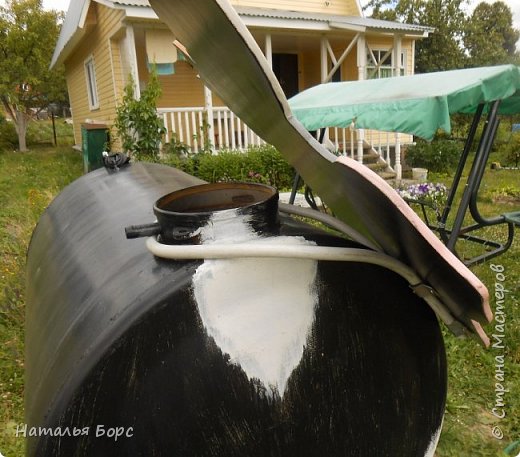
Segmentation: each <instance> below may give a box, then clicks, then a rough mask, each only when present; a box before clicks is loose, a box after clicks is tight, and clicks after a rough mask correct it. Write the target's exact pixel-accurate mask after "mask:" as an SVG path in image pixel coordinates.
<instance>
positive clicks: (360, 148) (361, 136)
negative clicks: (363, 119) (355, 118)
mask: <svg viewBox="0 0 520 457" xmlns="http://www.w3.org/2000/svg"><path fill="white" fill-rule="evenodd" d="M356 131H357V161H358V162H359V163H363V153H364V152H365V151H364V143H365V130H364V129H358V130H356Z"/></svg>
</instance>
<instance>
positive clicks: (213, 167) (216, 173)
mask: <svg viewBox="0 0 520 457" xmlns="http://www.w3.org/2000/svg"><path fill="white" fill-rule="evenodd" d="M164 152H165V154H166V157H165V158H164V159H163V160H161V162H163V163H166V164H167V165H171V166H173V167H175V168H179V169H180V170H182V171H185V172H186V173H189V174H191V175H194V176H196V177H198V178H200V179H203V180H204V181H208V182H219V181H220V182H221V181H248V182H258V183H263V184H269V185H271V186H273V187H276V188H278V189H285V188H290V187H291V185H292V181H293V176H294V170H293V168H292V167H291V166H290V165H289V164H288V163H287V161H286V160H285V159H284V158H283V157H282V155H281V154H280V153H279V152H278V151H277V150H276V149H275V148H274V147H272V146H261V147H255V148H251V149H249V150H248V151H246V152H241V151H220V152H219V153H218V154H211V153H209V152H199V153H195V154H187V153H186V151H185V150H184V149H183V148H180V149H179V148H178V147H174V146H170V147H165V150H164Z"/></svg>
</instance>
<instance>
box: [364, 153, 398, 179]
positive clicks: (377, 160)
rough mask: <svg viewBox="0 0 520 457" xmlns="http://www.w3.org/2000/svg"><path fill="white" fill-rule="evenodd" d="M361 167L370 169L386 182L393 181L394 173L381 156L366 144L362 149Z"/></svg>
mask: <svg viewBox="0 0 520 457" xmlns="http://www.w3.org/2000/svg"><path fill="white" fill-rule="evenodd" d="M363 165H365V166H366V167H368V168H370V169H371V170H372V171H374V172H376V173H377V174H378V175H379V176H381V177H382V178H383V179H385V180H387V181H388V180H391V179H395V177H396V173H395V172H394V171H393V170H391V169H390V167H389V166H388V164H387V163H386V162H385V161H384V160H383V159H382V158H381V156H380V155H379V154H378V153H377V152H375V150H374V149H373V148H372V147H371V146H370V145H368V144H366V145H365V148H364V154H363Z"/></svg>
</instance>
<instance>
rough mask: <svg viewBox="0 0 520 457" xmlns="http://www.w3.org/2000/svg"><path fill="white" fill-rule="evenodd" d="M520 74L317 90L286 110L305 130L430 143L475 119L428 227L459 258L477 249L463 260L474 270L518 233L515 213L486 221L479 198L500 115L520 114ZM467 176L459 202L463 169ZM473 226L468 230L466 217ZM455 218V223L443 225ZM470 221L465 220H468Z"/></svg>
mask: <svg viewBox="0 0 520 457" xmlns="http://www.w3.org/2000/svg"><path fill="white" fill-rule="evenodd" d="M519 91H520V72H519V68H518V67H516V66H514V65H503V66H496V67H481V68H472V69H465V70H453V71H446V72H436V73H428V74H420V75H413V76H405V77H393V78H386V79H379V80H369V81H355V82H343V83H329V84H321V85H319V86H315V87H313V88H311V89H308V90H306V91H304V92H302V93H300V94H298V95H296V96H295V97H293V98H292V99H291V100H290V101H289V104H290V106H291V108H292V110H293V113H294V115H295V117H296V118H297V119H298V120H299V121H300V122H302V124H303V125H304V126H305V127H306V128H307V129H308V130H315V129H320V128H321V129H323V128H326V127H347V126H349V125H350V124H351V123H353V122H354V124H355V126H356V127H357V128H371V129H378V130H384V131H395V132H401V133H409V134H413V135H416V136H419V137H422V138H424V139H427V140H429V139H432V138H433V136H434V134H435V132H436V131H437V130H438V129H442V130H444V131H445V132H447V133H449V132H450V130H451V122H450V116H451V115H452V114H455V113H466V114H473V121H472V124H471V128H470V130H469V134H468V137H467V139H466V142H465V145H464V149H463V151H462V154H461V156H460V159H459V163H458V166H457V169H456V172H455V175H454V178H453V183H452V186H451V188H450V191H449V193H448V196H447V202H446V204H445V206H444V207H443V208H440V211H439V212H438V215H437V217H436V218H435V219H436V220H435V221H430V220H429V219H428V216H427V213H426V210H425V204H424V203H422V202H418V203H419V204H421V206H422V210H423V215H424V216H425V219H426V223H427V225H428V227H429V228H430V229H432V230H434V231H437V232H438V233H439V235H440V238H441V240H442V241H443V242H444V244H445V245H446V246H447V247H448V249H450V251H452V252H454V253H456V244H457V241H458V240H460V239H465V240H468V241H471V242H475V243H478V244H480V245H482V246H484V247H485V248H486V252H484V253H482V254H479V255H476V256H473V257H471V258H467V259H464V263H465V264H466V265H473V264H476V263H480V262H483V261H485V260H488V259H491V258H493V257H495V256H498V255H500V254H502V253H504V252H505V251H507V250H508V249H509V247H510V246H511V244H512V242H513V238H514V233H515V226H516V227H518V226H519V225H520V211H518V210H517V211H514V212H509V213H505V214H500V215H496V216H494V217H485V216H483V215H482V214H481V213H480V211H479V208H478V204H477V197H478V193H479V188H480V185H481V182H482V178H483V175H484V171H485V169H486V165H487V162H488V159H489V154H490V151H491V147H492V145H493V142H494V139H495V136H496V133H497V129H498V125H499V122H500V117H499V116H500V115H501V114H506V115H511V114H517V113H519V112H520V92H519ZM481 123H483V128H482V132H481V135H480V140H479V142H478V146H477V148H476V152H475V154H474V156H473V158H472V160H470V152H471V148H472V146H473V144H474V142H475V139H476V136H477V131H478V127H479V125H480V124H481ZM468 164H470V171H469V174H468V178H467V181H466V184H465V185H464V189H463V193H462V197H461V198H460V201H458V197H456V195H457V191H458V189H459V188H460V186H461V181H462V177H463V172H464V169H465V167H466V166H467V165H468ZM468 211H469V215H470V217H471V219H472V221H471V222H470V223H469V224H467V225H465V219H466V215H467V213H468ZM452 212H454V213H455V217H454V220H453V222H452V223H451V224H450V223H449V222H448V217H449V216H450V214H451V213H452ZM466 220H467V219H466ZM496 225H503V226H505V227H506V228H507V239H506V240H505V241H498V240H495V239H487V238H484V237H482V236H477V235H475V234H474V232H475V231H477V230H480V229H482V228H485V227H490V226H496Z"/></svg>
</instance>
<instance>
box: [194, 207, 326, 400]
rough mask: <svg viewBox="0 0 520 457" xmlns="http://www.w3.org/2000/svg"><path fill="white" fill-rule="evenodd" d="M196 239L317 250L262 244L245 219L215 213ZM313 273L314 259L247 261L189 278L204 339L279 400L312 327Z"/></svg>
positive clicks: (293, 240)
mask: <svg viewBox="0 0 520 457" xmlns="http://www.w3.org/2000/svg"><path fill="white" fill-rule="evenodd" d="M222 213H228V211H224V212H222ZM201 238H202V240H203V243H204V244H206V243H208V244H211V243H214V242H218V243H241V242H242V243H243V242H248V243H260V244H261V243H269V244H280V245H288V244H290V245H294V246H303V245H312V244H314V243H312V242H310V241H307V240H305V239H304V238H302V237H273V238H261V237H259V236H258V235H257V234H256V233H255V232H254V231H253V230H252V229H251V227H250V226H249V225H248V224H247V219H246V218H244V216H238V215H236V214H235V215H234V217H232V218H230V217H226V215H225V214H220V213H216V215H215V217H214V218H213V220H212V221H210V223H209V224H208V225H207V226H206V227H205V228H204V229H203V230H202V236H201ZM316 272H317V261H315V260H293V259H253V258H244V259H229V260H227V259H226V260H206V261H204V263H203V264H202V265H201V266H200V267H199V268H198V269H197V271H196V273H195V275H194V277H193V290H194V295H195V300H196V302H197V305H198V309H199V313H200V316H201V319H202V322H203V323H204V326H205V327H206V330H207V332H208V334H209V335H210V336H211V337H212V338H213V339H214V340H215V342H216V344H217V345H218V346H219V347H220V349H221V350H222V351H223V352H224V353H227V354H229V356H230V357H231V361H232V362H233V363H236V364H237V365H239V366H240V367H241V368H242V369H243V370H244V371H245V373H246V374H247V376H248V377H249V378H250V379H253V378H257V379H259V380H260V381H261V382H262V383H263V384H264V385H265V386H266V387H267V388H268V389H270V390H271V391H273V390H274V389H276V390H277V391H278V392H279V394H280V395H283V392H284V390H285V387H286V384H287V380H288V378H289V376H290V375H291V373H292V371H293V370H294V368H295V367H296V366H297V365H298V364H299V363H300V360H301V358H302V355H303V350H304V346H305V344H306V340H307V336H308V335H309V331H310V329H311V327H312V324H313V322H314V312H315V308H316V303H317V294H316V290H315V281H316Z"/></svg>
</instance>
